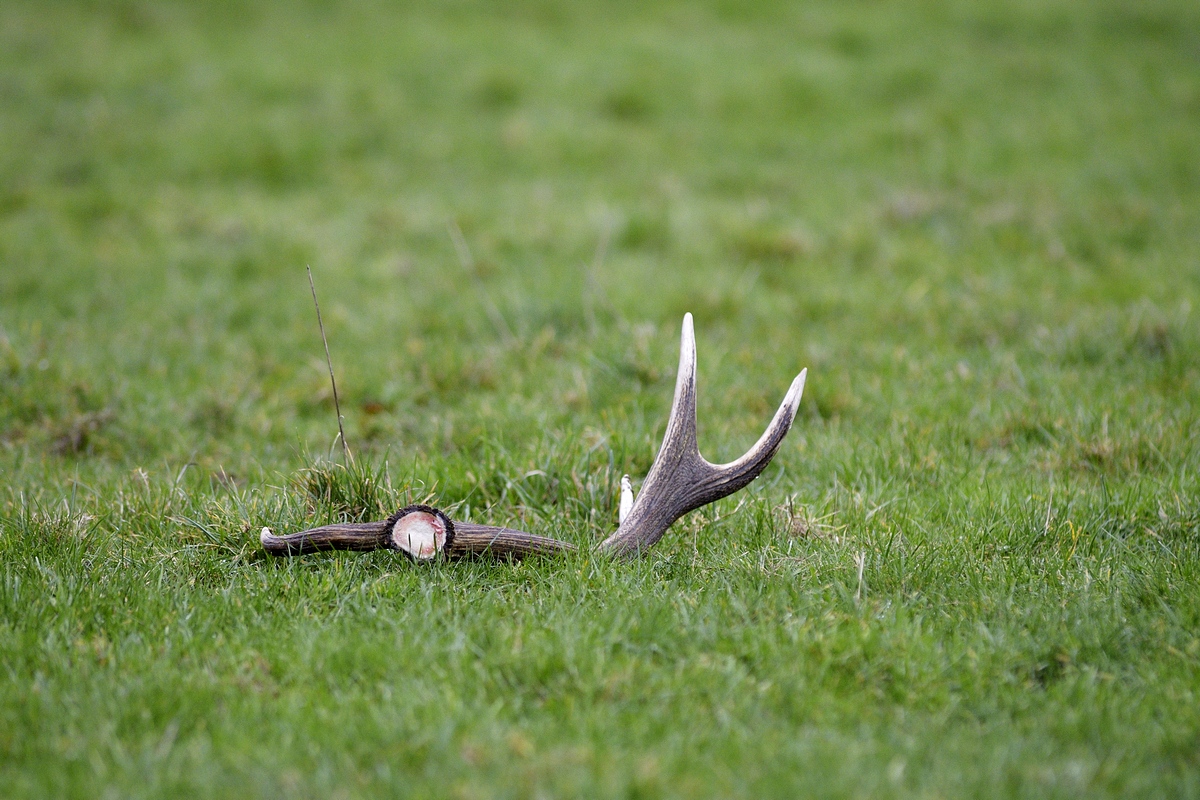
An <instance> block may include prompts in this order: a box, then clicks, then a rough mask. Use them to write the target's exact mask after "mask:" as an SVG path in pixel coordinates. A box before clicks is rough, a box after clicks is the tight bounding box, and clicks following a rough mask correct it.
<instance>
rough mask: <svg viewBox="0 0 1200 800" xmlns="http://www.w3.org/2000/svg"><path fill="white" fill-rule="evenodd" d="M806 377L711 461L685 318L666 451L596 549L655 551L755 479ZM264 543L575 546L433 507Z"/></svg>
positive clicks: (494, 548) (460, 550) (296, 547)
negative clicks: (700, 432)
mask: <svg viewBox="0 0 1200 800" xmlns="http://www.w3.org/2000/svg"><path fill="white" fill-rule="evenodd" d="M807 374H808V370H806V369H805V370H801V372H800V374H799V375H797V376H796V378H795V380H793V381H792V385H791V388H789V389H788V392H787V394H786V395H785V396H784V398H783V403H782V404H781V405H780V406H779V410H778V411H776V412H775V418H774V419H772V420H771V424H770V425H769V426H767V430H766V431H765V432H764V433H763V435H762V436H761V437H760V438H759V440H758V441H757V442H756V443H755V444H754V446H753V447H751V448H750V450H749V451H747V452H746V454H745V455H743V456H742V457H741V458H739V459H738V460H736V461H731V462H730V463H728V464H710V463H709V462H708V461H706V460H705V459H704V457H703V456H701V455H700V450H699V447H698V446H697V444H696V336H695V332H694V331H693V329H692V315H691V314H685V315H684V317H683V334H682V340H681V341H680V345H679V374H678V375H677V376H676V379H675V400H674V402H673V403H672V404H671V417H670V419H669V420H668V421H667V431H666V433H665V434H664V435H663V443H662V447H660V448H659V451H658V455H657V456H656V457H655V459H654V464H653V466H651V467H650V474H649V475H647V476H646V480H645V482H644V483H643V484H642V491H641V494H639V495H638V497H637V500H636V501H634V499H633V489H632V487H631V486H630V483H629V479H628V476H626V477H624V478H622V479H621V500H620V521H619V527H618V528H617V530H616V532H615V533H613V534H612V535H611V536H609V537H608V538H607V539H605V540H604V541H603V542H601V543H600V544H599V545H598V546H597V549H598V550H599V551H601V552H604V553H611V554H613V555H618V556H635V555H639V554H641V553H643V552H645V551H646V550H648V549H649V548H650V547H652V546H654V544H655V543H656V542H657V541H658V540H659V539H661V538H662V535H663V534H664V533H666V531H667V529H668V528H670V527H671V525H672V524H673V523H674V522H675V521H676V520H677V519H679V518H680V517H682V516H683V515H684V514H687V513H688V512H689V511H694V510H696V509H697V508H700V507H701V506H704V505H707V504H709V503H712V502H714V501H716V500H720V499H721V498H722V497H727V496H728V495H731V494H733V493H734V492H736V491H738V490H739V489H742V488H744V487H745V486H746V485H747V484H749V483H750V481H752V480H754V479H755V478H757V477H758V476H759V474H760V473H762V471H763V470H764V469H766V468H767V465H768V464H770V463H771V459H772V458H774V456H775V453H776V452H777V451H778V450H779V446H780V445H781V444H782V443H783V438H784V437H785V436H786V435H787V432H788V429H790V428H791V426H792V422H793V420H795V418H796V411H797V409H798V408H799V407H800V396H801V394H803V392H804V379H805V376H806V375H807ZM261 540H262V545H263V548H264V549H265V550H266V551H267V552H268V553H270V554H271V555H277V556H285V555H300V554H302V553H311V552H315V551H318V550H374V549H377V548H388V549H393V550H400V551H401V552H404V553H407V554H408V555H409V556H411V557H412V558H413V559H414V560H417V561H430V560H433V559H435V558H437V556H438V554H439V553H441V554H444V555H447V556H466V555H474V554H484V553H488V554H493V555H501V556H509V557H513V558H521V557H523V556H526V555H531V554H534V553H560V552H565V551H568V550H574V549H575V548H574V547H573V546H571V545H570V544H567V543H566V542H560V541H558V540H557V539H551V538H549V537H546V536H537V535H535V534H531V533H526V532H524V531H518V530H513V529H511V528H498V527H494V526H491V525H476V524H474V523H469V522H453V521H452V520H451V519H450V518H449V517H447V516H446V515H445V514H444V513H442V512H441V511H439V510H437V509H435V508H431V507H429V506H408V507H407V508H402V509H400V511H398V512H396V513H395V514H394V515H392V517H391V518H390V519H388V520H386V521H384V522H360V523H343V524H336V525H326V526H323V527H320V528H313V529H311V530H307V531H301V532H300V533H293V534H290V535H288V536H275V535H273V534H272V533H271V531H270V530H269V529H267V528H263V531H262V536H261Z"/></svg>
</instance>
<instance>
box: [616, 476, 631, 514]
mask: <svg viewBox="0 0 1200 800" xmlns="http://www.w3.org/2000/svg"><path fill="white" fill-rule="evenodd" d="M631 508H633V484H632V483H630V482H629V476H628V475H622V476H621V502H620V505H619V506H618V508H617V524H620V523H622V522H624V521H625V518H626V517H627V516H629V510H630V509H631Z"/></svg>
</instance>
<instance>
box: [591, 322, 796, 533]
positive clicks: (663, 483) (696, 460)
mask: <svg viewBox="0 0 1200 800" xmlns="http://www.w3.org/2000/svg"><path fill="white" fill-rule="evenodd" d="M807 375H808V370H802V371H801V372H800V374H799V375H797V376H796V378H795V380H793V381H792V385H791V388H789V389H788V392H787V395H785V396H784V398H783V403H782V404H781V405H780V406H779V410H778V411H776V412H775V417H774V418H773V419H772V420H771V424H770V425H768V426H767V429H766V431H765V432H764V433H763V435H762V436H761V437H759V440H758V441H757V442H756V443H755V444H754V446H753V447H751V448H750V449H749V450H748V451H747V452H746V454H745V455H743V456H742V457H741V458H739V459H737V460H736V461H731V462H729V463H728V464H711V463H709V462H708V461H706V460H705V459H704V457H703V456H701V455H700V449H699V447H698V446H697V443H696V335H695V331H694V329H693V325H692V315H691V314H685V315H684V317H683V333H682V336H681V338H680V343H679V374H678V375H677V376H676V378H675V399H674V401H673V402H672V404H671V417H670V419H669V420H668V421H667V430H666V433H665V434H663V443H662V447H660V448H659V450H658V455H657V456H656V457H655V459H654V465H653V466H652V467H650V474H649V475H647V476H646V480H645V482H644V483H643V484H642V491H641V493H640V494H639V495H638V497H637V499H636V500H635V501H634V503H633V507H632V508H631V509H630V510H629V512H628V513H627V514H626V515H625V516H624V518H623V519H622V520H621V522H620V527H618V528H617V531H616V532H615V533H614V534H613V535H612V536H609V537H608V538H607V539H605V540H604V541H603V542H602V543H601V544H600V549H601V550H602V551H606V552H609V553H613V554H616V555H636V554H638V553H641V552H643V551H644V550H646V549H647V548H649V547H651V546H652V545H653V544H654V543H655V542H657V541H658V540H659V539H661V538H662V535H663V534H664V533H666V531H667V529H668V528H670V527H671V525H672V524H673V523H674V522H675V521H676V520H677V519H679V518H680V517H682V516H683V515H684V514H687V513H688V512H689V511H694V510H696V509H697V508H700V507H701V506H704V505H707V504H709V503H711V502H713V501H715V500H720V499H721V498H722V497H726V496H728V495H731V494H733V493H734V492H736V491H738V490H739V489H742V488H744V487H745V486H746V485H747V484H749V483H750V482H751V481H752V480H754V479H755V478H757V477H758V476H759V474H760V473H761V472H762V471H763V470H764V469H766V468H767V465H768V464H770V463H771V459H772V458H774V456H775V453H776V452H777V451H778V450H779V446H780V445H781V444H782V443H783V438H784V436H786V435H787V432H788V430H789V429H790V428H791V426H792V422H793V420H795V418H796V411H797V409H799V407H800V397H801V395H802V394H803V393H804V379H805V377H806V376H807Z"/></svg>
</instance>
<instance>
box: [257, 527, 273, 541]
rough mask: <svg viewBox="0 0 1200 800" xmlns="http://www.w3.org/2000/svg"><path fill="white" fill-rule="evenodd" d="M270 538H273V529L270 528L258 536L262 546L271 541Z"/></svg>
mask: <svg viewBox="0 0 1200 800" xmlns="http://www.w3.org/2000/svg"><path fill="white" fill-rule="evenodd" d="M270 538H271V529H270V528H263V529H262V531H261V532H259V534H258V541H259V543H260V544H266V543H267V541H268V540H270Z"/></svg>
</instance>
